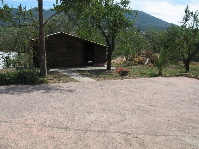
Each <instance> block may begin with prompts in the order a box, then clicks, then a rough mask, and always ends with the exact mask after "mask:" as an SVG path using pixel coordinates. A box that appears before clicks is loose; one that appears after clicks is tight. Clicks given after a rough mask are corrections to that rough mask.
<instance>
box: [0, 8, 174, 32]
mask: <svg viewBox="0 0 199 149" xmlns="http://www.w3.org/2000/svg"><path fill="white" fill-rule="evenodd" d="M14 12H16V10H14ZM33 13H34V17H37V16H38V13H37V12H36V11H33ZM54 13H55V12H54V11H52V10H44V18H45V19H47V18H49V17H50V16H52V15H53V14H54ZM137 13H138V18H135V17H133V16H130V19H131V20H132V21H135V20H136V22H135V27H137V28H139V29H140V30H141V31H146V30H147V28H149V27H152V28H154V29H156V30H159V29H166V28H167V27H169V26H170V25H172V24H171V23H168V22H166V21H163V20H161V19H159V18H156V17H154V16H152V15H150V14H147V13H145V12H143V11H138V12H137ZM0 25H6V24H5V23H3V22H1V21H0Z"/></svg>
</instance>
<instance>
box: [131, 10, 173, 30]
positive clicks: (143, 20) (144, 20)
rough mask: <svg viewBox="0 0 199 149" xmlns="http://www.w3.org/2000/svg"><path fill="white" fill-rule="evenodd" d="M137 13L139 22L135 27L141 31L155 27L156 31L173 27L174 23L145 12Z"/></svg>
mask: <svg viewBox="0 0 199 149" xmlns="http://www.w3.org/2000/svg"><path fill="white" fill-rule="evenodd" d="M137 13H138V17H137V21H136V22H135V26H136V27H137V28H139V29H140V30H141V31H146V30H147V28H149V27H153V28H154V29H156V30H159V29H166V28H167V27H169V26H171V25H172V23H168V22H166V21H163V20H161V19H159V18H156V17H154V16H152V15H150V14H147V13H145V12H143V11H138V12H137ZM134 19H135V17H132V20H134Z"/></svg>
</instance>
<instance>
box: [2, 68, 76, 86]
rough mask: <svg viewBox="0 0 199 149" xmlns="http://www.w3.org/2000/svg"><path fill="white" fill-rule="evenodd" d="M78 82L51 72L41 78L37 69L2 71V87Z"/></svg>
mask: <svg viewBox="0 0 199 149" xmlns="http://www.w3.org/2000/svg"><path fill="white" fill-rule="evenodd" d="M67 82H77V80H75V79H72V78H70V77H68V76H66V75H64V74H62V73H60V72H58V71H50V72H49V73H48V75H47V76H46V77H45V78H43V77H40V74H39V70H37V69H26V70H16V69H15V68H9V69H0V85H18V84H24V85H25V84H26V85H30V84H31V85H32V84H34V85H36V84H46V83H67Z"/></svg>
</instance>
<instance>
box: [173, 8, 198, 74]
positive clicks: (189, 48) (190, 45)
mask: <svg viewBox="0 0 199 149" xmlns="http://www.w3.org/2000/svg"><path fill="white" fill-rule="evenodd" d="M181 23H182V25H181V27H177V26H172V27H170V34H171V35H172V36H173V37H172V40H173V43H174V44H175V47H174V48H175V50H177V51H178V52H179V54H180V56H181V58H182V61H183V63H184V65H185V68H186V72H188V71H189V69H190V68H189V64H190V62H191V61H192V60H193V58H194V56H196V55H197V54H198V53H199V12H198V11H196V12H193V11H190V10H189V8H188V6H187V7H186V9H185V16H184V17H183V20H182V22H181Z"/></svg>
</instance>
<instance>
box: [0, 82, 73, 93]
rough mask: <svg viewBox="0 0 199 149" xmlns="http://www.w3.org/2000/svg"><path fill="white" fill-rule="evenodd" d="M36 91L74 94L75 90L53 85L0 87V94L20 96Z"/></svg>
mask: <svg viewBox="0 0 199 149" xmlns="http://www.w3.org/2000/svg"><path fill="white" fill-rule="evenodd" d="M37 91H39V92H41V93H52V92H69V93H73V92H75V90H73V89H71V88H70V86H68V87H67V88H66V87H62V86H60V85H55V84H52V85H51V84H43V85H15V86H0V94H9V95H20V94H24V93H32V92H37Z"/></svg>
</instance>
